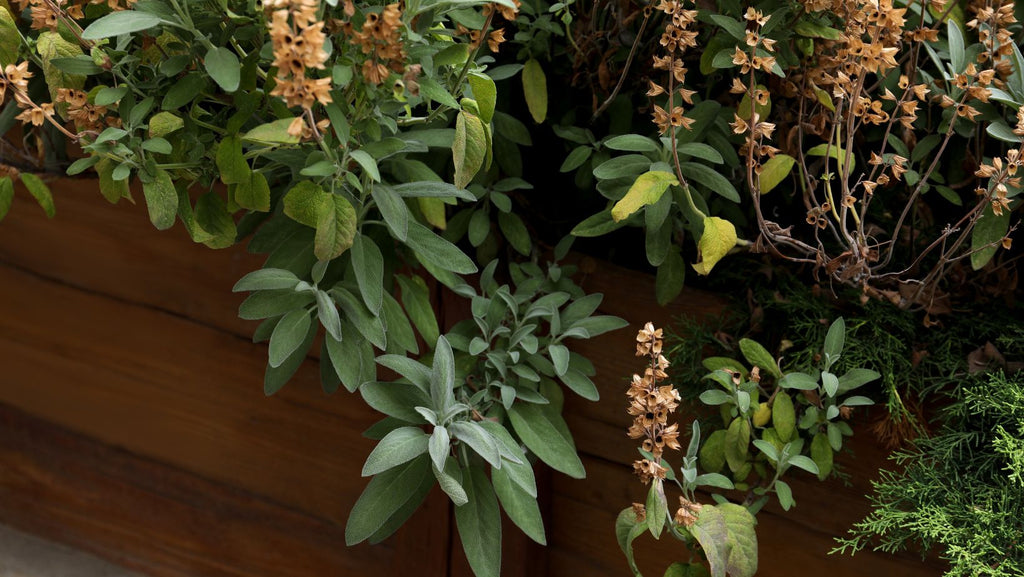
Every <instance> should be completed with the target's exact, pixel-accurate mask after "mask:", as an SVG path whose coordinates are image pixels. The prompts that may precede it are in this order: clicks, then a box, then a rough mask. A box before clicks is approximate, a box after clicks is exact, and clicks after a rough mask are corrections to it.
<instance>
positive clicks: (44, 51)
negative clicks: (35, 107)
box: [36, 32, 85, 116]
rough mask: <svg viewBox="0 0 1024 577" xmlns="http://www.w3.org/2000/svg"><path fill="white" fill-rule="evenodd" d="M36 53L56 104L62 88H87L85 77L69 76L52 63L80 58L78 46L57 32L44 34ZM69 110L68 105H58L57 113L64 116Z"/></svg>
mask: <svg viewBox="0 0 1024 577" xmlns="http://www.w3.org/2000/svg"><path fill="white" fill-rule="evenodd" d="M36 51H37V52H39V57H40V58H41V59H42V61H43V62H42V64H43V76H44V77H45V78H46V86H47V87H48V88H49V89H50V98H51V99H52V100H53V101H55V102H56V100H57V90H58V89H60V88H74V89H76V90H81V89H82V87H83V86H85V76H81V75H78V74H68V73H66V72H64V71H63V70H61V69H60V68H57V67H56V66H54V65H53V64H52V63H51V62H50V61H51V60H53V59H55V58H71V57H74V56H80V55H81V54H82V49H81V48H80V47H79V46H78V44H74V43H72V42H68V41H67V40H65V39H64V38H62V37H61V35H60V34H58V33H56V32H42V33H40V34H39V39H38V40H36ZM66 110H67V104H66V103H60V104H58V105H57V111H58V112H60V114H61V115H62V116H63V114H64V111H66Z"/></svg>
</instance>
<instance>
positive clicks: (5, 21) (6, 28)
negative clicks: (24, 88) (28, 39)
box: [0, 6, 21, 66]
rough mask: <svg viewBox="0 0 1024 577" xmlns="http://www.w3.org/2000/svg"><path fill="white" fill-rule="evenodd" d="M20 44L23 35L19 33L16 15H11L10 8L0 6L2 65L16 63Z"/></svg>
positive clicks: (0, 59)
mask: <svg viewBox="0 0 1024 577" xmlns="http://www.w3.org/2000/svg"><path fill="white" fill-rule="evenodd" d="M20 46H21V36H20V35H19V34H18V26H17V24H15V22H14V17H13V16H11V12H10V10H8V9H7V8H5V7H3V6H0V66H7V65H8V64H15V63H16V61H17V60H18V48H19V47H20Z"/></svg>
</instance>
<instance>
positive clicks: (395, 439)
mask: <svg viewBox="0 0 1024 577" xmlns="http://www.w3.org/2000/svg"><path fill="white" fill-rule="evenodd" d="M429 439H430V437H429V436H428V435H427V434H426V433H424V432H423V429H420V428H419V427H402V428H400V429H395V430H394V431H391V432H390V433H388V434H387V435H386V436H385V437H384V438H383V439H381V440H380V443H378V444H377V446H376V447H374V449H373V451H372V452H371V453H370V455H369V456H368V457H366V463H365V464H364V465H363V472H362V475H363V476H364V477H369V476H371V475H376V474H379V473H383V472H384V471H387V470H389V469H393V468H394V467H397V466H399V465H401V464H403V463H407V462H409V461H411V460H413V459H415V458H416V457H419V456H420V455H422V454H424V453H426V452H427V443H428V441H429Z"/></svg>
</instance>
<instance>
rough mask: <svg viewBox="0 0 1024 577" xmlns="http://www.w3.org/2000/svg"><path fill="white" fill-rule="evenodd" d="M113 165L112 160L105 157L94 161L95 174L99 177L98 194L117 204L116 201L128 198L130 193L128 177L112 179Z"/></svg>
mask: <svg viewBox="0 0 1024 577" xmlns="http://www.w3.org/2000/svg"><path fill="white" fill-rule="evenodd" d="M114 167H115V165H114V162H113V161H112V160H110V159H107V158H104V159H102V160H100V161H99V162H97V163H96V174H98V175H99V177H100V178H99V186H100V194H102V195H103V198H105V199H107V201H108V202H110V203H111V204H117V201H119V200H121V199H122V198H128V197H129V195H130V194H131V192H130V190H129V188H128V179H124V180H114V177H113V174H114Z"/></svg>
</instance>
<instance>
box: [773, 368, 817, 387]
mask: <svg viewBox="0 0 1024 577" xmlns="http://www.w3.org/2000/svg"><path fill="white" fill-rule="evenodd" d="M779 386H780V387H782V388H784V389H798V390H801V391H813V390H814V389H817V388H818V381H817V379H815V378H814V377H812V376H810V375H808V374H806V373H798V372H793V373H786V374H785V375H784V376H783V377H782V378H781V379H779Z"/></svg>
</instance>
